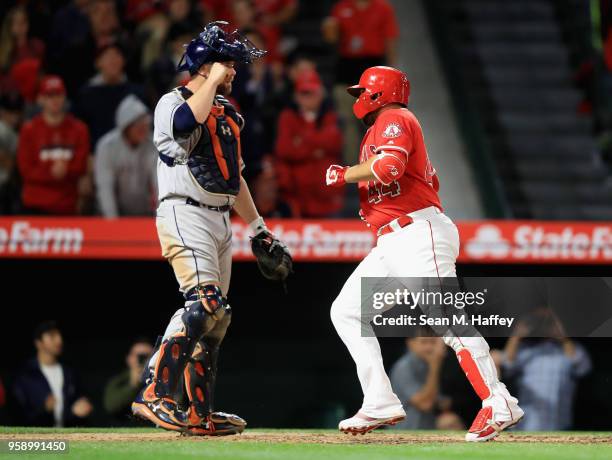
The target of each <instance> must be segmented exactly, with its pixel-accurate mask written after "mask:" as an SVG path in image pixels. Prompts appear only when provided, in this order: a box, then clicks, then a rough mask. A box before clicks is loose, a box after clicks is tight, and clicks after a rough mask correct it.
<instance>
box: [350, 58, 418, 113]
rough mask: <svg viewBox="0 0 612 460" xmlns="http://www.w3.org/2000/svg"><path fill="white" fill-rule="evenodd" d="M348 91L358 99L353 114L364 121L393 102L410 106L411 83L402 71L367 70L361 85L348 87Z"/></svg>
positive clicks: (383, 67) (360, 80)
mask: <svg viewBox="0 0 612 460" xmlns="http://www.w3.org/2000/svg"><path fill="white" fill-rule="evenodd" d="M347 91H348V92H349V94H350V95H351V96H353V97H356V98H357V100H356V101H355V103H354V104H353V113H354V114H355V116H356V117H357V118H359V119H362V118H363V117H365V116H366V115H367V114H368V113H370V112H373V111H374V110H376V109H378V108H380V107H383V106H385V105H387V104H391V103H393V102H396V103H398V104H402V105H404V106H406V105H408V96H409V95H410V82H409V81H408V77H407V76H406V74H405V73H404V72H402V71H401V70H397V69H394V68H393V67H385V66H376V67H370V68H368V69H366V70H365V71H364V72H363V73H362V74H361V78H360V79H359V83H358V84H357V85H354V86H350V87H348V88H347Z"/></svg>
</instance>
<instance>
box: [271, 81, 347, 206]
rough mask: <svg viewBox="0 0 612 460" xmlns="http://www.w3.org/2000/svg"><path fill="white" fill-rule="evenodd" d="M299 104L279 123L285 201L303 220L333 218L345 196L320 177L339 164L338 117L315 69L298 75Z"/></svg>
mask: <svg viewBox="0 0 612 460" xmlns="http://www.w3.org/2000/svg"><path fill="white" fill-rule="evenodd" d="M294 101H295V104H293V105H292V106H291V107H289V108H287V109H285V110H284V111H283V112H282V113H281V115H280V117H279V120H278V134H277V139H276V156H277V158H278V160H279V161H278V163H277V167H278V177H279V181H280V186H281V189H282V190H283V192H284V193H283V198H284V199H285V200H286V201H288V202H290V203H292V204H293V205H294V206H296V207H297V208H298V210H299V214H300V216H301V217H312V218H317V217H328V216H330V215H332V214H333V213H336V212H338V211H339V210H340V209H341V208H342V204H343V197H344V193H343V191H342V189H331V190H330V189H329V188H328V187H325V185H324V184H321V181H320V180H317V178H318V177H321V176H322V175H324V174H325V170H326V169H327V166H328V165H329V163H330V162H331V163H334V162H337V161H339V160H340V155H341V151H342V133H341V131H340V128H339V126H338V116H337V115H336V113H335V112H334V110H333V109H332V107H331V105H330V103H329V101H328V100H326V99H325V90H324V88H323V85H322V84H321V79H320V78H319V75H318V73H317V72H316V71H315V70H306V71H304V72H302V73H300V74H299V75H298V77H297V79H296V81H295V94H294ZM330 192H331V193H330Z"/></svg>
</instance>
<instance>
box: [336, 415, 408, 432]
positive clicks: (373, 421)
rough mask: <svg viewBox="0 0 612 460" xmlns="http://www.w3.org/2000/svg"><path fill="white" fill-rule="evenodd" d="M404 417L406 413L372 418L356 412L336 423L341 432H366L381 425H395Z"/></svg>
mask: <svg viewBox="0 0 612 460" xmlns="http://www.w3.org/2000/svg"><path fill="white" fill-rule="evenodd" d="M405 418H406V414H398V415H394V416H392V417H383V418H374V417H368V416H367V415H364V414H362V413H361V412H357V413H356V414H355V415H353V416H352V417H351V418H347V419H345V420H342V421H341V422H340V423H339V424H338V429H339V430H340V431H342V432H343V433H347V434H348V433H351V434H352V435H356V434H366V433H367V432H368V431H372V430H375V429H376V428H380V427H381V426H386V425H395V424H396V423H399V422H401V421H402V420H404V419H405Z"/></svg>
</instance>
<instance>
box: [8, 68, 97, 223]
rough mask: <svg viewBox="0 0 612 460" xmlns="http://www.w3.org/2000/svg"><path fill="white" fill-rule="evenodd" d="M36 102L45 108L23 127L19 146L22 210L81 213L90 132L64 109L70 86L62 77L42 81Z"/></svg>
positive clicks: (52, 76)
mask: <svg viewBox="0 0 612 460" xmlns="http://www.w3.org/2000/svg"><path fill="white" fill-rule="evenodd" d="M38 102H39V104H40V106H41V107H42V111H41V113H40V114H39V115H37V116H35V117H34V118H32V120H30V121H29V122H27V123H25V124H24V125H23V127H22V129H21V133H20V135H19V146H18V149H17V165H18V168H19V173H20V174H21V177H22V179H23V188H22V193H21V198H22V205H23V208H24V212H26V213H31V214H58V215H71V214H77V212H78V209H77V203H78V200H79V180H80V179H81V178H82V177H84V176H85V175H86V174H87V161H88V156H89V151H90V150H89V148H90V147H89V131H88V129H87V126H86V125H85V124H84V123H83V122H82V121H80V120H78V119H77V118H75V117H74V116H72V115H70V114H68V113H66V111H65V108H64V105H65V102H66V88H65V87H64V82H63V81H62V79H61V78H60V77H58V76H56V75H49V76H47V77H45V78H43V79H42V81H41V82H40V87H39V94H38Z"/></svg>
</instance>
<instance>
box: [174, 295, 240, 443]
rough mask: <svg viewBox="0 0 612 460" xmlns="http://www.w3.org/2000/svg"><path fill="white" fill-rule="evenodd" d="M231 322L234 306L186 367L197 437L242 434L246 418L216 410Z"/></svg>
mask: <svg viewBox="0 0 612 460" xmlns="http://www.w3.org/2000/svg"><path fill="white" fill-rule="evenodd" d="M230 322H231V309H230V308H229V306H228V308H227V310H226V313H225V315H224V316H223V318H222V319H220V320H219V321H217V323H216V324H215V327H214V328H213V329H211V330H210V331H209V332H207V333H206V334H205V335H204V337H203V338H202V339H201V340H200V342H199V344H198V346H197V347H196V350H195V353H194V355H193V357H192V359H191V360H190V361H189V363H187V367H186V368H185V389H186V391H187V394H188V396H189V400H190V401H189V405H190V410H189V417H188V421H189V427H188V428H187V431H186V432H187V433H188V434H191V435H196V436H225V435H232V434H238V433H242V432H243V431H244V428H245V427H246V421H244V420H243V419H242V418H241V417H238V416H237V415H234V414H227V413H225V412H215V411H214V396H215V385H216V380H217V361H218V359H219V349H220V346H221V342H222V341H223V339H224V337H225V334H226V332H227V329H228V327H229V325H230Z"/></svg>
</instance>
